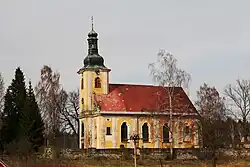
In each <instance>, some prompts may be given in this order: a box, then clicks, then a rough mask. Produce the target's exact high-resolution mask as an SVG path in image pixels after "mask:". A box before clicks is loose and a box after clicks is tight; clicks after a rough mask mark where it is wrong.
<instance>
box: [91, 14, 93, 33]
mask: <svg viewBox="0 0 250 167" xmlns="http://www.w3.org/2000/svg"><path fill="white" fill-rule="evenodd" d="M91 22H92V30H94V18H93V16H91Z"/></svg>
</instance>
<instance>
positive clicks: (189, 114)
mask: <svg viewBox="0 0 250 167" xmlns="http://www.w3.org/2000/svg"><path fill="white" fill-rule="evenodd" d="M100 113H101V114H115V115H118V114H119V115H122V114H125V115H169V113H168V112H158V113H157V112H141V111H100ZM172 114H173V115H185V116H187V115H188V116H192V115H194V116H195V115H198V114H197V113H175V112H174V113H172Z"/></svg>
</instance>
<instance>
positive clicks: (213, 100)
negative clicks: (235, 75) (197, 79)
mask: <svg viewBox="0 0 250 167" xmlns="http://www.w3.org/2000/svg"><path fill="white" fill-rule="evenodd" d="M195 105H196V108H197V110H198V112H199V114H200V115H201V117H203V118H206V119H218V118H220V119H224V118H225V117H226V112H225V98H222V97H220V95H219V92H218V91H217V89H216V88H215V87H210V86H208V85H207V84H206V83H204V84H203V85H202V86H200V90H199V91H197V101H196V102H195Z"/></svg>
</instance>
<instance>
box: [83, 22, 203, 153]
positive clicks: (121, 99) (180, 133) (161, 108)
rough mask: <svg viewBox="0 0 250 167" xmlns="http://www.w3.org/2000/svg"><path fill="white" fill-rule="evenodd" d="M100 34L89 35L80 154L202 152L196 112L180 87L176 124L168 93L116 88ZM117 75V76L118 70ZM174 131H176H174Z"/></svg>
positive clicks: (143, 87) (123, 86)
mask: <svg viewBox="0 0 250 167" xmlns="http://www.w3.org/2000/svg"><path fill="white" fill-rule="evenodd" d="M97 36H98V34H97V33H96V32H95V31H94V29H93V24H92V30H91V31H90V32H89V34H88V39H87V40H88V55H87V56H86V57H85V59H84V63H83V67H82V68H81V69H80V70H79V71H78V74H79V76H80V83H79V84H80V89H79V90H80V97H79V103H80V105H79V106H80V113H79V115H80V117H79V147H80V148H81V149H88V148H95V149H114V148H121V147H125V148H133V147H134V143H133V140H131V136H132V135H135V134H137V135H139V140H138V141H139V142H138V146H137V147H139V148H169V147H170V143H172V147H173V148H198V147H199V133H198V131H199V128H198V117H197V111H196V109H195V107H194V105H193V104H192V102H191V101H190V99H189V98H188V96H187V94H186V93H185V91H184V90H183V89H182V88H181V87H176V88H174V89H173V90H174V98H173V103H172V104H173V105H172V110H171V111H172V121H171V123H172V124H171V125H172V126H171V127H172V128H169V127H170V112H169V111H170V109H169V108H170V105H169V94H168V89H166V88H164V87H161V86H153V85H132V84H113V83H110V81H109V75H110V72H111V69H109V68H108V67H106V66H105V64H104V58H103V57H102V56H100V54H99V52H98V42H97V41H98V38H97ZM114 72H115V71H114ZM170 129H172V131H171V130H170Z"/></svg>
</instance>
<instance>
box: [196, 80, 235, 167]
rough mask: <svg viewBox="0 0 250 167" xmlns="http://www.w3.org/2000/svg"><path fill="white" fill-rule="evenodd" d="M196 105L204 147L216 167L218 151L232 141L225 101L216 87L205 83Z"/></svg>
mask: <svg viewBox="0 0 250 167" xmlns="http://www.w3.org/2000/svg"><path fill="white" fill-rule="evenodd" d="M195 105H196V108H197V110H198V112H199V114H200V121H201V125H202V131H201V135H202V141H203V146H204V148H207V149H208V150H207V151H209V152H211V153H212V156H213V160H214V161H213V164H214V166H215V165H216V161H215V160H216V151H217V149H218V148H221V147H225V146H226V145H228V143H229V141H230V133H229V131H230V128H229V126H227V124H226V121H225V120H226V109H225V99H224V98H222V97H220V95H219V92H218V91H217V90H216V88H215V87H210V86H208V85H207V84H206V83H204V84H203V85H202V86H200V90H199V91H197V101H196V102H195ZM211 134H213V135H211Z"/></svg>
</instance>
